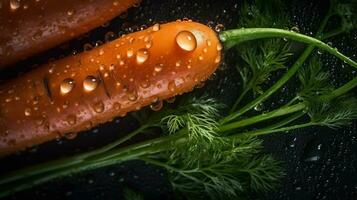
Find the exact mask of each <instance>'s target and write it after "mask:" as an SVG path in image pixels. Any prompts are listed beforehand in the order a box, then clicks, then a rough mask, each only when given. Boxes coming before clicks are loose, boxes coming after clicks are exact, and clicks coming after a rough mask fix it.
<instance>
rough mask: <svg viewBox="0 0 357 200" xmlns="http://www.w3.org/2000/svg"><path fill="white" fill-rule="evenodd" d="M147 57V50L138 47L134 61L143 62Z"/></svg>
mask: <svg viewBox="0 0 357 200" xmlns="http://www.w3.org/2000/svg"><path fill="white" fill-rule="evenodd" d="M148 58H149V51H148V50H146V49H139V50H138V52H137V53H136V62H137V63H138V64H142V63H144V62H145V61H146V60H147V59H148Z"/></svg>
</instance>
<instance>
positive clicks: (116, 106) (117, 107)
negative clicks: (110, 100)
mask: <svg viewBox="0 0 357 200" xmlns="http://www.w3.org/2000/svg"><path fill="white" fill-rule="evenodd" d="M113 108H114V110H116V111H119V110H120V109H121V104H120V103H118V102H115V103H114V104H113Z"/></svg>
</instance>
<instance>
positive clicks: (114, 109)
mask: <svg viewBox="0 0 357 200" xmlns="http://www.w3.org/2000/svg"><path fill="white" fill-rule="evenodd" d="M220 58H221V44H220V42H219V40H218V37H217V35H216V33H215V32H214V31H213V30H211V29H210V28H209V27H207V26H205V25H202V24H199V23H195V22H188V21H185V22H171V23H167V24H163V25H160V26H159V25H158V24H157V25H154V26H153V27H150V28H148V29H147V30H143V31H140V32H135V33H132V34H129V35H126V36H124V37H121V38H119V39H116V40H114V41H112V42H109V43H106V44H104V45H102V46H100V47H97V48H95V49H92V50H91V51H87V52H83V53H80V54H77V55H74V56H70V57H66V58H64V59H61V60H58V61H54V62H51V63H48V64H45V65H43V66H40V67H39V68H37V69H35V70H33V71H30V72H28V73H26V74H24V75H22V76H21V77H18V78H16V79H13V80H10V81H8V82H7V83H5V84H3V85H1V86H0V155H7V154H11V153H14V152H16V151H19V150H23V149H25V148H27V147H30V146H33V145H36V144H40V143H43V142H45V141H49V140H53V139H55V138H57V137H62V136H63V135H66V134H69V133H77V132H79V131H83V130H88V129H90V128H91V127H93V126H96V125H98V124H100V123H104V122H107V121H110V120H111V119H113V118H114V117H116V116H124V115H125V114H126V113H127V112H130V111H135V110H137V109H140V108H141V107H143V106H147V105H150V104H151V103H153V102H155V101H158V100H164V99H168V98H171V97H173V96H175V95H178V94H182V93H185V92H189V91H191V90H192V89H193V88H194V86H195V85H197V84H199V83H200V82H202V81H204V80H206V79H207V78H208V77H209V76H210V75H211V74H212V73H213V72H214V71H215V69H216V68H217V66H218V65H219V62H220Z"/></svg>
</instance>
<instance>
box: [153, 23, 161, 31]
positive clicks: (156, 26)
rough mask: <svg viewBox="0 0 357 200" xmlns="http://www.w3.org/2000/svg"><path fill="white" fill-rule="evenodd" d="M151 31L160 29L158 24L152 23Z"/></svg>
mask: <svg viewBox="0 0 357 200" xmlns="http://www.w3.org/2000/svg"><path fill="white" fill-rule="evenodd" d="M152 30H153V31H158V30H160V24H154V26H153V27H152Z"/></svg>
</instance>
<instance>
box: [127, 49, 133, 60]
mask: <svg viewBox="0 0 357 200" xmlns="http://www.w3.org/2000/svg"><path fill="white" fill-rule="evenodd" d="M133 55H134V50H133V49H132V48H129V49H128V51H127V52H126V56H127V57H128V58H131V57H133Z"/></svg>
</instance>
